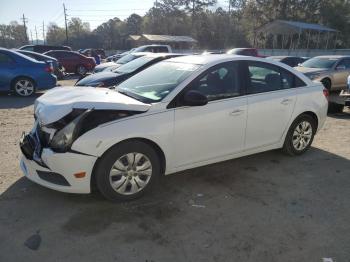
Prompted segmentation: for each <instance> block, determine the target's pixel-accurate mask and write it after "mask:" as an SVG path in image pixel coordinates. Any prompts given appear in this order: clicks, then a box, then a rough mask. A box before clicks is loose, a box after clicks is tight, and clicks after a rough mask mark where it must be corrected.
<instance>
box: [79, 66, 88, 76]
mask: <svg viewBox="0 0 350 262" xmlns="http://www.w3.org/2000/svg"><path fill="white" fill-rule="evenodd" d="M78 73H79V74H80V75H84V74H85V73H86V69H85V67H83V66H79V67H78Z"/></svg>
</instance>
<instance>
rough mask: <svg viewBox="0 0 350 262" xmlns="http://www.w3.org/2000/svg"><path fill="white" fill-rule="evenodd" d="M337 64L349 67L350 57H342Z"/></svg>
mask: <svg viewBox="0 0 350 262" xmlns="http://www.w3.org/2000/svg"><path fill="white" fill-rule="evenodd" d="M337 66H345V68H346V69H349V68H350V59H348V58H345V59H343V60H342V61H341V62H340V63H339V64H338V65H337Z"/></svg>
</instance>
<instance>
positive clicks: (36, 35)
mask: <svg viewBox="0 0 350 262" xmlns="http://www.w3.org/2000/svg"><path fill="white" fill-rule="evenodd" d="M35 38H36V44H38V31H37V30H36V26H35Z"/></svg>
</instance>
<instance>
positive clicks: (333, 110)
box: [328, 102, 344, 114]
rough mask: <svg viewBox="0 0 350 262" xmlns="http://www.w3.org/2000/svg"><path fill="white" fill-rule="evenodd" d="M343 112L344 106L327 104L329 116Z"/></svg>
mask: <svg viewBox="0 0 350 262" xmlns="http://www.w3.org/2000/svg"><path fill="white" fill-rule="evenodd" d="M343 110H344V105H341V104H336V103H331V102H329V103H328V113H330V114H336V113H342V112H343Z"/></svg>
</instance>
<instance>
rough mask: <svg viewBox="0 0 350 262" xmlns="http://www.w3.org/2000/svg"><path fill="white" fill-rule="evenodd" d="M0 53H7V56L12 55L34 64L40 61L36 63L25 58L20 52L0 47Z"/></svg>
mask: <svg viewBox="0 0 350 262" xmlns="http://www.w3.org/2000/svg"><path fill="white" fill-rule="evenodd" d="M0 51H3V52H5V53H7V54H13V55H16V56H19V57H21V58H22V59H25V60H29V61H31V62H34V63H40V61H37V60H35V59H34V58H31V57H29V56H26V55H24V54H22V53H20V52H17V50H11V49H7V48H2V47H0Z"/></svg>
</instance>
